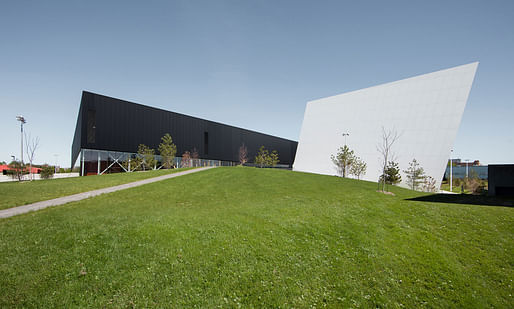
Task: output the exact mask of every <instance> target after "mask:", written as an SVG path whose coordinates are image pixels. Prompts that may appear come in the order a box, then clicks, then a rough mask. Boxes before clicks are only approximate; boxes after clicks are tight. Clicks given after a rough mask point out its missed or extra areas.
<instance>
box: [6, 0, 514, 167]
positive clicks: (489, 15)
mask: <svg viewBox="0 0 514 309" xmlns="http://www.w3.org/2000/svg"><path fill="white" fill-rule="evenodd" d="M0 42H1V48H0V106H1V110H2V113H1V115H2V116H3V117H2V119H1V120H0V132H2V143H1V146H0V161H4V160H5V161H9V160H10V158H11V157H10V156H11V155H16V156H17V157H18V156H19V152H20V137H19V123H18V122H17V121H16V119H15V116H16V115H18V114H22V115H24V116H25V117H26V118H27V120H28V123H27V124H26V126H25V129H26V130H27V132H30V133H31V134H32V135H35V136H39V138H40V140H41V141H40V149H39V150H38V152H37V153H36V162H38V163H43V162H48V163H52V164H53V163H55V162H56V161H57V162H58V164H60V165H63V166H69V165H70V152H71V143H72V140H73V133H74V130H75V123H76V118H77V113H78V108H79V103H80V97H81V92H82V90H88V91H93V92H97V93H101V94H105V95H109V96H113V97H117V98H121V99H125V100H129V101H134V102H138V103H141V104H145V105H150V106H155V107H159V108H163V109H166V110H172V111H176V112H180V113H185V114H188V115H193V116H197V117H201V118H206V119H209V120H214V121H218V122H223V123H227V124H231V125H235V126H240V127H244V128H248V129H252V130H256V131H261V132H264V133H268V134H272V135H277V136H281V137H285V138H289V139H294V140H298V137H299V134H300V127H301V123H302V120H303V113H304V109H305V104H306V102H307V101H309V100H312V99H317V98H321V97H326V96H330V95H335V94H339V93H343V92H347V91H351V90H356V89H360V88H366V87H370V86H374V85H378V84H381V83H385V82H391V81H395V80H398V79H402V78H407V77H411V76H415V75H419V74H423V73H429V72H433V71H436V70H440V69H445V68H449V67H453V66H457V65H461V64H466V63H470V62H474V61H479V62H480V65H479V67H478V71H477V75H476V77H475V82H474V85H473V88H472V90H471V94H470V97H469V100H468V105H467V107H466V110H465V112H464V116H463V119H462V123H461V127H460V130H459V133H458V135H457V139H456V141H455V146H454V153H455V157H460V158H462V159H472V160H473V159H479V160H480V161H482V162H485V163H514V137H513V135H514V100H513V98H514V59H513V57H514V1H412V0H411V1H119V2H116V1H62V2H59V1H3V2H2V3H1V4H0Z"/></svg>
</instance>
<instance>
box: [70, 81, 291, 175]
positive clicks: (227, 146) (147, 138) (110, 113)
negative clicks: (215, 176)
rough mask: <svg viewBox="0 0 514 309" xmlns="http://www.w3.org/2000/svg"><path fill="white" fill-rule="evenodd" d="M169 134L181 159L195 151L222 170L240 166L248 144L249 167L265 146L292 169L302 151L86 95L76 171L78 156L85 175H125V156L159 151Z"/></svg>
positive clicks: (210, 124) (76, 141)
mask: <svg viewBox="0 0 514 309" xmlns="http://www.w3.org/2000/svg"><path fill="white" fill-rule="evenodd" d="M166 133H169V134H170V135H171V136H172V138H173V143H174V144H175V145H176V146H177V157H180V156H182V154H183V153H184V152H185V151H192V150H194V149H196V151H197V152H198V155H199V158H200V159H203V160H215V161H218V162H219V163H217V164H220V165H232V164H235V163H237V162H238V161H239V157H238V156H239V147H240V146H241V145H242V144H243V143H244V144H245V145H246V147H247V149H248V159H249V160H250V162H252V161H253V158H254V157H255V155H256V154H257V152H258V149H259V147H261V146H264V147H266V148H267V149H269V150H270V151H271V150H277V151H278V153H279V159H280V164H281V165H284V166H288V167H291V166H292V164H293V161H294V157H295V154H296V148H297V146H298V142H295V141H291V140H287V139H283V138H279V137H275V136H271V135H267V134H263V133H258V132H254V131H250V130H245V129H241V128H237V127H233V126H229V125H225V124H221V123H217V122H213V121H209V120H204V119H200V118H196V117H191V116H187V115H183V114H179V113H174V112H170V111H166V110H162V109H158V108H154V107H149V106H145V105H141V104H136V103H132V102H128V101H124V100H120V99H115V98H111V97H107V96H103V95H99V94H95V93H91V92H87V91H84V92H82V99H81V102H80V109H79V114H78V118H77V124H76V128H75V136H74V138H73V145H72V149H71V162H72V163H71V164H72V167H73V166H75V163H76V161H77V159H78V158H79V156H80V161H79V162H80V166H81V174H85V175H87V174H102V173H104V172H121V171H123V169H124V168H123V167H122V165H121V164H120V162H121V161H122V159H123V158H124V157H127V156H129V157H130V155H133V154H134V153H136V152H137V149H138V145H139V144H145V145H147V146H149V147H150V148H153V149H155V150H156V151H157V148H158V146H159V143H160V142H161V137H162V136H164V134H166ZM222 162H223V163H222Z"/></svg>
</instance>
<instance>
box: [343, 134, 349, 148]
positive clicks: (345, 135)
mask: <svg viewBox="0 0 514 309" xmlns="http://www.w3.org/2000/svg"><path fill="white" fill-rule="evenodd" d="M343 136H344V145H345V146H346V137H347V136H350V133H348V132H345V133H343Z"/></svg>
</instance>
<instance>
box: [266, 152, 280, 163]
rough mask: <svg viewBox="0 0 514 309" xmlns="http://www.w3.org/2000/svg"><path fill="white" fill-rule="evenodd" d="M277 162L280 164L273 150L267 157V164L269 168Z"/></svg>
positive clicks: (276, 153)
mask: <svg viewBox="0 0 514 309" xmlns="http://www.w3.org/2000/svg"><path fill="white" fill-rule="evenodd" d="M278 162H280V160H279V159H278V151H276V150H273V151H272V152H271V154H270V155H269V163H270V165H271V166H276V165H277V164H278Z"/></svg>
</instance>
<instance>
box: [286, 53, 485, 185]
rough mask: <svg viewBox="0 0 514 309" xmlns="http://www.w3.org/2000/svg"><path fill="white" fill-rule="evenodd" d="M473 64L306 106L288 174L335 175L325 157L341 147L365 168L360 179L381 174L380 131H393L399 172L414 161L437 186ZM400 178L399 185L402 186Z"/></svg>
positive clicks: (473, 72)
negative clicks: (347, 134)
mask: <svg viewBox="0 0 514 309" xmlns="http://www.w3.org/2000/svg"><path fill="white" fill-rule="evenodd" d="M477 66H478V62H475V63H470V64H466V65H462V66H458V67H454V68H450V69H446V70H442V71H437V72H434V73H429V74H424V75H419V76H416V77H412V78H407V79H403V80H400V81H396V82H392V83H387V84H383V85H379V86H375V87H370V88H366V89H361V90H357V91H352V92H348V93H343V94H340V95H336V96H332V97H327V98H322V99H319V100H314V101H310V102H308V103H307V106H306V108H305V115H304V119H303V124H302V129H301V132H300V141H299V143H298V149H297V152H296V158H295V162H294V165H293V170H295V171H303V172H311V173H318V174H326V175H336V169H335V166H334V164H333V163H332V161H331V160H330V155H331V154H335V153H336V152H337V150H338V148H339V147H341V146H342V145H344V137H343V136H342V133H343V132H348V133H350V136H349V137H347V144H348V146H349V147H350V148H351V149H353V150H354V151H355V153H356V154H357V155H358V156H360V157H361V158H362V159H363V160H364V161H365V162H366V163H367V164H368V169H367V173H366V175H365V176H364V177H362V179H365V180H370V181H377V180H378V178H379V175H380V174H381V167H380V161H381V159H380V154H379V152H378V151H377V146H378V145H379V144H380V143H381V136H382V127H384V128H385V129H386V130H396V131H397V132H398V134H400V138H399V139H398V140H397V142H396V143H395V145H394V146H393V152H394V153H395V154H396V161H397V162H398V163H399V164H400V169H401V170H402V171H403V170H405V169H407V168H408V166H409V162H410V161H412V159H413V158H416V160H417V161H418V162H419V163H420V164H421V166H422V167H423V168H424V170H425V172H426V174H427V175H429V176H432V177H434V179H436V181H437V183H436V185H437V186H438V187H439V186H440V182H441V180H442V178H443V175H444V171H445V167H446V163H447V160H448V158H449V157H450V150H451V148H452V146H453V142H454V140H455V137H456V135H457V130H458V128H459V125H460V121H461V118H462V114H463V112H464V107H465V106H466V101H467V99H468V95H469V92H470V90H471V85H472V83H473V79H474V76H475V72H476V69H477ZM405 179H406V177H405V175H404V174H403V173H402V180H403V182H402V185H403V186H406V185H405Z"/></svg>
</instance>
